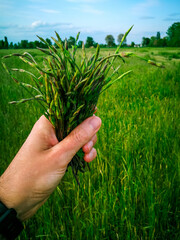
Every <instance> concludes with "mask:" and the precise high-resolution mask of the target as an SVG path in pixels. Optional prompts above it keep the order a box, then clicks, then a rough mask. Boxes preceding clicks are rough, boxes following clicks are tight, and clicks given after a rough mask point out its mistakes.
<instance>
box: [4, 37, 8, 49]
mask: <svg viewBox="0 0 180 240" xmlns="http://www.w3.org/2000/svg"><path fill="white" fill-rule="evenodd" d="M8 47H9V43H8V39H7V37H4V48H5V49H8Z"/></svg>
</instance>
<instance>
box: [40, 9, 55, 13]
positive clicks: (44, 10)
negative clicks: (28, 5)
mask: <svg viewBox="0 0 180 240" xmlns="http://www.w3.org/2000/svg"><path fill="white" fill-rule="evenodd" d="M40 11H41V12H45V13H52V14H54V13H55V14H56V13H60V11H57V10H54V9H41V10H40Z"/></svg>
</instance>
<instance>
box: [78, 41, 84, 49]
mask: <svg viewBox="0 0 180 240" xmlns="http://www.w3.org/2000/svg"><path fill="white" fill-rule="evenodd" d="M82 44H83V41H81V40H80V41H79V42H78V48H82Z"/></svg>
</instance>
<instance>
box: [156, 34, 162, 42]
mask: <svg viewBox="0 0 180 240" xmlns="http://www.w3.org/2000/svg"><path fill="white" fill-rule="evenodd" d="M156 38H157V40H159V39H161V34H160V32H157V35H156Z"/></svg>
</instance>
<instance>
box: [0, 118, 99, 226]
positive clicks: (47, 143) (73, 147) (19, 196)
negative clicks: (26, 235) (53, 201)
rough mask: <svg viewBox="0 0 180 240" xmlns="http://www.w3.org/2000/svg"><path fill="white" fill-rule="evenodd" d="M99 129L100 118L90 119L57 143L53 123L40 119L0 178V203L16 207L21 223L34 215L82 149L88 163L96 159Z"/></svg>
mask: <svg viewBox="0 0 180 240" xmlns="http://www.w3.org/2000/svg"><path fill="white" fill-rule="evenodd" d="M100 126H101V120H100V118H98V117H96V116H93V117H90V118H88V119H86V120H85V121H84V122H83V123H81V124H80V125H79V126H78V127H77V128H75V129H74V130H73V131H72V132H71V133H70V134H69V135H68V136H67V137H66V138H65V139H64V140H62V141H61V142H58V140H57V138H56V135H55V131H54V128H53V126H52V124H51V123H50V122H49V121H48V120H47V119H46V118H45V117H44V116H41V118H40V119H39V120H38V121H37V122H36V123H35V125H34V127H33V129H32V131H31V133H30V134H29V136H28V138H27V139H26V141H25V143H24V144H23V146H22V147H21V149H20V150H19V152H18V153H17V155H16V156H15V158H14V159H13V161H12V162H11V164H10V165H9V167H8V168H7V169H6V171H5V172H4V173H3V175H2V176H1V177H0V200H1V201H2V202H3V203H4V204H5V205H6V206H7V207H8V208H14V209H15V210H16V211H17V214H18V218H19V219H20V220H21V221H24V220H26V219H28V218H30V217H31V216H33V215H34V214H35V213H36V211H37V210H38V209H39V208H40V206H42V204H43V203H44V202H45V201H46V200H47V199H48V197H49V196H50V194H51V193H52V192H53V191H54V190H55V188H56V187H57V185H58V184H59V182H60V181H61V179H62V177H63V176H64V174H65V172H66V168H67V165H68V163H69V162H70V161H71V159H72V158H73V156H74V155H75V154H76V152H77V151H78V150H79V149H80V148H82V149H83V151H84V153H85V154H84V160H85V161H87V162H91V161H92V160H93V159H95V157H96V150H95V148H94V145H95V143H96V141H97V136H96V133H97V131H98V130H99V128H100Z"/></svg>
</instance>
